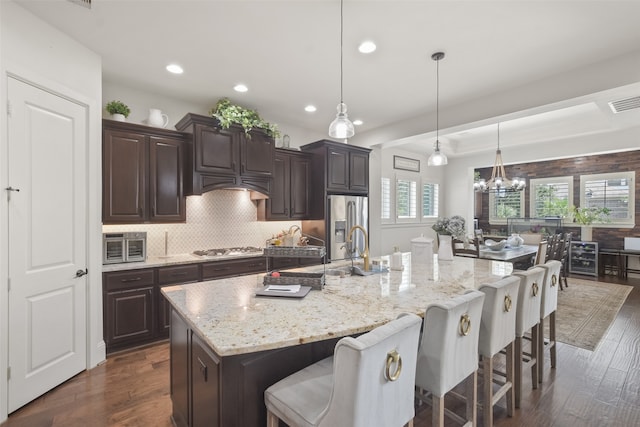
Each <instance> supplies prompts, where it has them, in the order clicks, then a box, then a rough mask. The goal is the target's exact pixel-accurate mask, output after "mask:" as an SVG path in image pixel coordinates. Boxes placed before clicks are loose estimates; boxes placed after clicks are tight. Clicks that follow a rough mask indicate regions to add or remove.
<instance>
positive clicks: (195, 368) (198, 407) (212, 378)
mask: <svg viewBox="0 0 640 427" xmlns="http://www.w3.org/2000/svg"><path fill="white" fill-rule="evenodd" d="M219 387H220V360H219V359H218V358H217V357H215V356H214V354H213V353H212V352H211V351H210V350H209V348H208V346H207V345H206V344H205V343H204V341H203V340H202V339H200V337H198V335H196V334H194V333H193V332H192V336H191V396H193V401H192V404H191V408H192V412H191V424H190V425H191V426H192V427H211V426H214V425H218V423H217V421H218V420H219V419H220V411H219V409H220V406H219V405H216V404H213V403H214V402H216V403H217V402H219V401H220V390H219Z"/></svg>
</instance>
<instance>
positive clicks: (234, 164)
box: [231, 162, 236, 171]
mask: <svg viewBox="0 0 640 427" xmlns="http://www.w3.org/2000/svg"><path fill="white" fill-rule="evenodd" d="M231 169H233V170H234V171H235V170H236V162H231Z"/></svg>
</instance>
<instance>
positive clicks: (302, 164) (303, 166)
mask: <svg viewBox="0 0 640 427" xmlns="http://www.w3.org/2000/svg"><path fill="white" fill-rule="evenodd" d="M289 177H290V181H291V182H290V185H289V192H290V194H291V197H290V200H289V203H290V207H289V217H290V218H293V219H307V218H308V217H309V214H310V210H311V208H310V202H309V186H310V180H311V160H310V159H309V158H308V157H300V156H292V157H291V163H290V173H289Z"/></svg>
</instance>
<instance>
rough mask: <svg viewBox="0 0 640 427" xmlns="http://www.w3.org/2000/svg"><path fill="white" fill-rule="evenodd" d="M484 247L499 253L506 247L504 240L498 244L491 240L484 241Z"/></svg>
mask: <svg viewBox="0 0 640 427" xmlns="http://www.w3.org/2000/svg"><path fill="white" fill-rule="evenodd" d="M484 245H485V246H486V247H487V248H489V249H491V250H492V251H501V250H503V249H504V247H505V246H506V245H507V241H506V240H500V241H499V242H496V241H494V240H491V239H486V240H485V241H484Z"/></svg>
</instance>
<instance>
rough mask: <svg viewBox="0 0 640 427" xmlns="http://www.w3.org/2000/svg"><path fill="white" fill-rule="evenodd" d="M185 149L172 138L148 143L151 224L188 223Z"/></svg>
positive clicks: (153, 138) (156, 139) (179, 142)
mask: <svg viewBox="0 0 640 427" xmlns="http://www.w3.org/2000/svg"><path fill="white" fill-rule="evenodd" d="M183 165H184V147H183V145H182V141H180V140H177V139H171V138H159V137H151V138H150V139H149V204H150V207H151V212H149V219H150V220H151V221H152V222H185V221H186V211H185V208H186V206H185V205H186V198H185V195H184V182H183V175H184V171H183Z"/></svg>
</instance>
